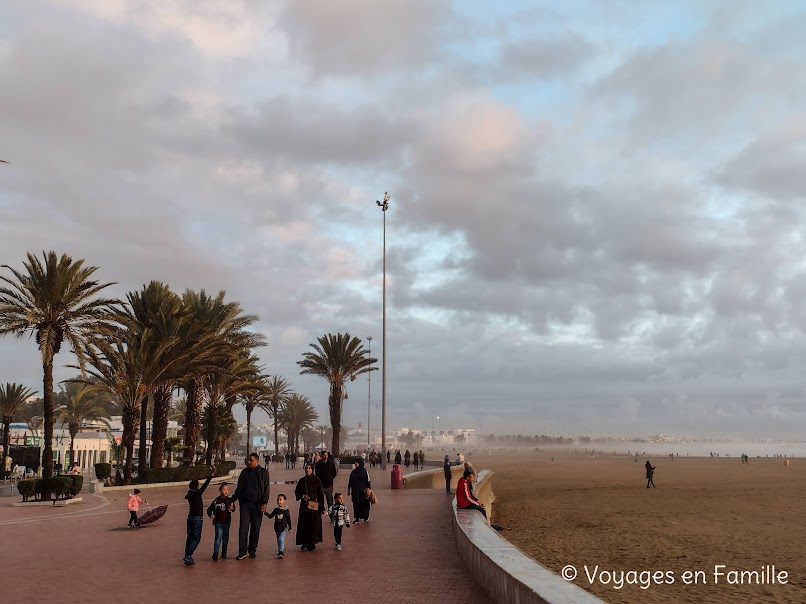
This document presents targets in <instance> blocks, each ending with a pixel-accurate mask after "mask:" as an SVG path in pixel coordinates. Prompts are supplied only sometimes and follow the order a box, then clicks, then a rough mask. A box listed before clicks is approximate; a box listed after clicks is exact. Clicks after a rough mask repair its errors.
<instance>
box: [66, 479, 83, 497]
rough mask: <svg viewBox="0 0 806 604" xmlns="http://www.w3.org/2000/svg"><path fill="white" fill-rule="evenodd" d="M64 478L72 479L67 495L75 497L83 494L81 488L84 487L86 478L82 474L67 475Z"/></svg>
mask: <svg viewBox="0 0 806 604" xmlns="http://www.w3.org/2000/svg"><path fill="white" fill-rule="evenodd" d="M63 478H69V479H70V483H71V484H70V487H69V488H68V490H67V494H68V495H69V496H70V497H75V496H76V495H78V494H79V493H80V492H81V488H82V487H83V486H84V477H83V476H82V475H81V474H67V475H66V476H63Z"/></svg>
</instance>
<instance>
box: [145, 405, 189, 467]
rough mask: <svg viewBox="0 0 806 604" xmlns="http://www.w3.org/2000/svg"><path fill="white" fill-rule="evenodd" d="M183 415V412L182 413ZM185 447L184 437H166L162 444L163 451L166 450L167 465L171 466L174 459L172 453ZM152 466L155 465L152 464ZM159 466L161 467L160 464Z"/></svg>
mask: <svg viewBox="0 0 806 604" xmlns="http://www.w3.org/2000/svg"><path fill="white" fill-rule="evenodd" d="M182 417H184V414H183V415H182ZM184 447H185V442H184V439H182V438H179V437H178V436H172V437H171V438H166V439H165V443H164V444H163V449H162V450H163V451H167V452H168V466H171V465H172V464H173V461H174V453H178V452H179V451H181V450H182V449H184ZM152 451H153V449H152ZM152 467H155V466H153V465H152ZM159 467H162V464H160V466H159Z"/></svg>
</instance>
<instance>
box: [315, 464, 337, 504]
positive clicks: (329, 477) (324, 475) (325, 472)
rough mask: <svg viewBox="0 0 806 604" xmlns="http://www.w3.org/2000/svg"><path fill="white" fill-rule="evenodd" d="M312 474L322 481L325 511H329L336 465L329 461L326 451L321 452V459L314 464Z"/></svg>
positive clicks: (331, 502)
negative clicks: (325, 503)
mask: <svg viewBox="0 0 806 604" xmlns="http://www.w3.org/2000/svg"><path fill="white" fill-rule="evenodd" d="M313 473H314V474H316V476H317V477H318V478H319V480H321V481H322V490H323V491H324V492H325V499H326V500H327V509H330V508H331V507H332V506H333V481H334V480H335V479H336V464H335V463H334V462H333V460H332V459H330V455H328V453H327V451H322V459H320V460H319V461H317V462H316V465H315V466H314V472H313Z"/></svg>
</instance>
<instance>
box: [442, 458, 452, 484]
mask: <svg viewBox="0 0 806 604" xmlns="http://www.w3.org/2000/svg"><path fill="white" fill-rule="evenodd" d="M442 471H443V472H444V473H445V492H446V493H450V492H451V479H452V478H453V470H451V460H450V458H449V457H448V456H447V455H446V456H445V462H444V463H443V464H442Z"/></svg>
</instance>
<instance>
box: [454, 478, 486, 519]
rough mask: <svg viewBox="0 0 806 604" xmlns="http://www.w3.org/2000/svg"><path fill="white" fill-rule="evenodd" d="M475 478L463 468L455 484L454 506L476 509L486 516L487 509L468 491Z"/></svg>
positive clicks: (461, 508)
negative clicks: (462, 472)
mask: <svg viewBox="0 0 806 604" xmlns="http://www.w3.org/2000/svg"><path fill="white" fill-rule="evenodd" d="M475 480H476V475H475V474H474V473H473V472H471V471H470V470H465V471H464V474H462V477H461V478H460V479H459V482H458V483H457V484H456V507H457V508H459V509H460V510H478V511H479V512H481V513H482V514H484V517H485V518H487V510H485V509H484V506H483V505H482V504H481V503H480V502H479V500H478V499H476V498H475V497H473V493H471V492H470V485H471V484H473V482H475Z"/></svg>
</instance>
